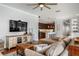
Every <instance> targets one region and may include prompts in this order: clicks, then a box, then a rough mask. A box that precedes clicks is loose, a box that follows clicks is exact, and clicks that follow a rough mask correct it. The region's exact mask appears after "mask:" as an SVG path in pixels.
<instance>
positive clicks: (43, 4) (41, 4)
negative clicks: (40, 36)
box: [32, 3, 57, 11]
mask: <svg viewBox="0 0 79 59" xmlns="http://www.w3.org/2000/svg"><path fill="white" fill-rule="evenodd" d="M32 5H35V7H34V8H33V9H36V8H38V7H40V9H41V11H42V10H43V8H44V7H45V8H48V9H51V8H50V7H49V6H48V5H57V3H37V4H32Z"/></svg>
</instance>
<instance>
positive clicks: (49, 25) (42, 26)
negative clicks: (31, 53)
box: [39, 23, 55, 39]
mask: <svg viewBox="0 0 79 59" xmlns="http://www.w3.org/2000/svg"><path fill="white" fill-rule="evenodd" d="M40 29H41V30H43V29H44V30H46V29H47V30H49V29H52V30H53V31H55V23H39V39H42V38H45V36H46V33H45V32H41V31H40Z"/></svg>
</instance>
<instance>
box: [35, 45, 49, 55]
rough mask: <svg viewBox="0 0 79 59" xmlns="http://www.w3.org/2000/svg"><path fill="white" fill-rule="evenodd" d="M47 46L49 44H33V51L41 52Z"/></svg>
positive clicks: (43, 51)
mask: <svg viewBox="0 0 79 59" xmlns="http://www.w3.org/2000/svg"><path fill="white" fill-rule="evenodd" d="M49 47H50V45H47V44H39V45H35V51H37V52H39V53H42V54H43V53H45V51H46V50H47V49H48V48H49Z"/></svg>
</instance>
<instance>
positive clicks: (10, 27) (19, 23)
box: [0, 3, 79, 56]
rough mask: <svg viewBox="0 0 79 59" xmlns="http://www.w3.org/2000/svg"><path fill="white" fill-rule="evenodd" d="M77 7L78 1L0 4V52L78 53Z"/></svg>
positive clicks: (76, 54)
mask: <svg viewBox="0 0 79 59" xmlns="http://www.w3.org/2000/svg"><path fill="white" fill-rule="evenodd" d="M72 6H73V7H72ZM78 6H79V4H78V3H72V4H70V3H29V4H27V3H0V54H1V55H3V56H78V55H79V50H78V49H79V47H78V46H79V36H78V34H79V33H78V32H79V30H78V28H79V25H78V19H79V18H78V17H79V14H78V10H79V9H78V8H79V7H78ZM74 24H75V25H74ZM39 32H42V33H44V36H43V34H39ZM40 35H41V36H43V37H41V36H40ZM63 41H64V42H63ZM59 42H60V43H59ZM65 44H66V45H65ZM63 46H64V47H63ZM71 50H72V51H71ZM74 51H75V52H74ZM50 52H51V53H50Z"/></svg>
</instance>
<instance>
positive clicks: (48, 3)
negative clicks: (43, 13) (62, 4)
mask: <svg viewBox="0 0 79 59" xmlns="http://www.w3.org/2000/svg"><path fill="white" fill-rule="evenodd" d="M45 4H46V5H57V3H45Z"/></svg>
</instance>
